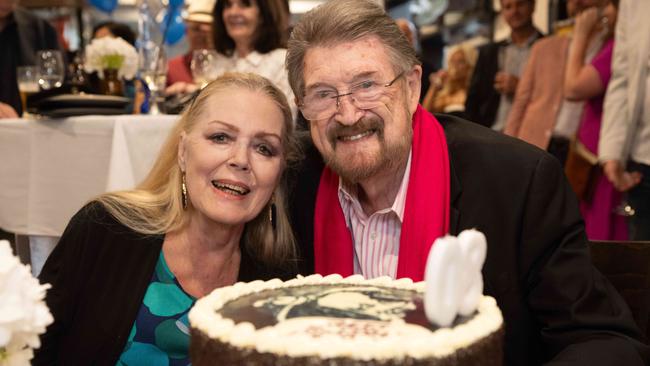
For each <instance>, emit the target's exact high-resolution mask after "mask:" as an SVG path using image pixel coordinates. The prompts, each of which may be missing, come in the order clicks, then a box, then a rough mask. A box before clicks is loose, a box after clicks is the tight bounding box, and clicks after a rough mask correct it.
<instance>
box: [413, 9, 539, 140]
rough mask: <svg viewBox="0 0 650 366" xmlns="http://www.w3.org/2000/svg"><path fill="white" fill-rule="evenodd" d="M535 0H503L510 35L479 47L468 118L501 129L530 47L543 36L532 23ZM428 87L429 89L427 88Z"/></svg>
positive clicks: (470, 86) (506, 117)
mask: <svg viewBox="0 0 650 366" xmlns="http://www.w3.org/2000/svg"><path fill="white" fill-rule="evenodd" d="M534 10H535V0H501V15H502V16H503V19H504V20H505V22H506V24H507V25H508V27H510V37H509V38H508V39H507V40H504V41H501V42H491V43H488V44H487V45H484V46H482V47H481V48H479V50H478V61H477V62H476V64H477V65H481V67H480V68H475V69H474V73H473V74H472V79H471V81H470V84H469V89H468V91H467V101H466V102H465V114H466V116H467V119H469V120H470V121H474V122H477V123H480V124H482V125H485V126H487V127H492V129H494V130H496V131H502V130H503V128H504V127H505V125H506V120H507V119H508V114H509V113H510V108H511V106H512V100H513V98H514V95H515V90H516V89H517V84H518V83H519V77H520V76H521V73H522V72H523V69H524V66H525V65H526V61H528V55H529V54H530V48H531V47H532V45H533V43H534V42H535V41H537V40H538V39H539V38H541V37H542V33H541V32H540V31H539V30H537V29H536V28H535V26H534V25H533V11H534ZM425 90H426V89H425Z"/></svg>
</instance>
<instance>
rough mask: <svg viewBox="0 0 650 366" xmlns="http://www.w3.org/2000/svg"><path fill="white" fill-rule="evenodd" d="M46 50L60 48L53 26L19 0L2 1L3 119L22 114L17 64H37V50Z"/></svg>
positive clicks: (0, 65)
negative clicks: (19, 4)
mask: <svg viewBox="0 0 650 366" xmlns="http://www.w3.org/2000/svg"><path fill="white" fill-rule="evenodd" d="M46 49H60V46H59V42H58V40H57V34H56V31H55V30H54V28H53V27H52V26H51V25H50V24H49V23H48V22H47V21H45V20H43V19H41V18H39V17H37V16H36V15H34V14H32V13H30V12H29V11H27V10H25V9H23V8H21V7H19V6H18V5H17V0H0V78H1V80H2V83H0V118H17V117H18V116H19V115H22V113H23V109H22V104H21V102H20V93H19V92H18V83H17V82H16V67H18V66H29V65H35V64H36V51H38V50H46Z"/></svg>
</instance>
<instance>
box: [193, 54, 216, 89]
mask: <svg viewBox="0 0 650 366" xmlns="http://www.w3.org/2000/svg"><path fill="white" fill-rule="evenodd" d="M218 60H219V54H218V53H217V51H215V50H207V49H200V50H195V51H194V52H193V53H192V61H191V63H190V70H191V71H192V78H193V79H194V83H195V84H196V85H198V86H199V88H201V89H202V88H204V87H205V86H206V85H208V83H209V82H210V81H212V80H214V79H216V78H217V76H218V74H217V73H218V71H219V70H218Z"/></svg>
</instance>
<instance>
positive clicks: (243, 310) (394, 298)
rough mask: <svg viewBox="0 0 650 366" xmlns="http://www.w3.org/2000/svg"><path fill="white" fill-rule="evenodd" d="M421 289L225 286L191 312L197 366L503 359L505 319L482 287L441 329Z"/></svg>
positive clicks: (353, 279) (421, 285)
mask: <svg viewBox="0 0 650 366" xmlns="http://www.w3.org/2000/svg"><path fill="white" fill-rule="evenodd" d="M425 288H426V283H425V282H417V283H413V282H412V281H411V280H409V279H400V280H392V279H389V278H387V277H382V278H377V279H372V280H365V279H363V278H362V277H361V276H350V277H347V278H342V277H341V276H339V275H329V276H326V277H322V276H320V275H312V276H308V277H298V278H296V279H293V280H290V281H287V282H282V281H280V280H277V279H275V280H271V281H267V282H262V281H255V282H250V283H237V284H235V285H233V286H229V287H224V288H220V289H217V290H215V291H213V292H212V293H211V294H210V295H208V296H206V297H204V298H202V299H200V300H198V301H197V303H196V305H195V306H194V308H192V310H191V311H190V314H189V319H190V324H191V342H190V355H191V358H192V364H193V365H194V366H202V365H217V364H218V365H250V366H255V365H287V366H289V365H337V366H346V365H386V366H387V365H437V366H438V365H440V366H446V365H487V366H491V365H495V366H496V365H501V364H502V363H503V354H502V353H503V351H502V349H503V345H502V342H503V318H502V315H501V312H500V310H499V308H498V307H497V304H496V301H495V300H494V299H493V298H491V297H488V296H483V295H480V294H479V295H478V297H477V302H476V303H477V306H476V308H475V309H474V310H472V313H471V314H468V315H460V314H459V315H454V316H453V321H452V322H451V324H449V325H446V326H438V325H436V324H435V323H431V322H430V321H429V320H428V318H427V314H425V309H424V308H425V305H424V293H425ZM481 289H482V283H481Z"/></svg>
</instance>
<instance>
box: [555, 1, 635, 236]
mask: <svg viewBox="0 0 650 366" xmlns="http://www.w3.org/2000/svg"><path fill="white" fill-rule="evenodd" d="M617 7H618V0H612V1H609V2H608V4H607V5H606V6H605V8H604V9H603V10H602V17H601V14H600V12H601V10H600V9H598V8H595V7H593V8H589V9H587V10H585V11H583V12H582V13H581V14H580V15H578V16H577V17H576V23H575V28H574V30H573V41H572V42H571V47H570V50H569V59H568V61H567V68H566V71H565V74H566V75H565V81H564V95H565V97H566V98H567V99H569V100H576V101H577V100H579V101H586V103H585V109H584V113H583V114H582V120H581V122H580V127H579V128H578V132H577V134H576V139H577V141H579V142H580V143H581V144H582V145H583V146H584V147H585V148H587V150H589V151H591V152H592V153H593V154H594V155H596V154H597V153H598V135H599V133H600V124H601V120H602V116H603V100H604V97H605V91H606V89H607V84H608V83H609V79H610V77H611V73H612V68H611V64H612V51H613V48H614V39H613V37H614V27H615V26H616V15H617V14H616V12H617V9H616V8H617ZM603 23H604V24H606V25H605V26H606V27H607V35H606V37H605V42H604V43H603V48H602V49H601V50H600V51H599V52H598V54H597V55H596V56H595V57H594V59H593V60H592V61H591V63H589V64H585V62H584V59H585V53H586V52H587V46H588V44H589V39H590V38H591V37H593V34H596V33H598V32H601V31H602V29H601V28H602V27H603ZM593 189H594V191H593V192H592V194H591V197H588V198H586V199H583V200H581V202H580V211H581V212H582V216H583V217H584V219H585V230H586V231H587V236H588V237H589V239H592V240H626V239H627V228H626V227H625V219H624V218H623V216H621V215H619V214H617V213H616V208H617V207H618V206H619V205H620V204H621V199H622V195H621V193H620V192H618V191H616V189H615V188H614V186H613V185H612V184H611V183H610V182H609V181H608V180H607V178H606V177H605V176H602V175H601V176H599V177H598V178H597V180H596V181H595V182H594V188H593Z"/></svg>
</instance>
